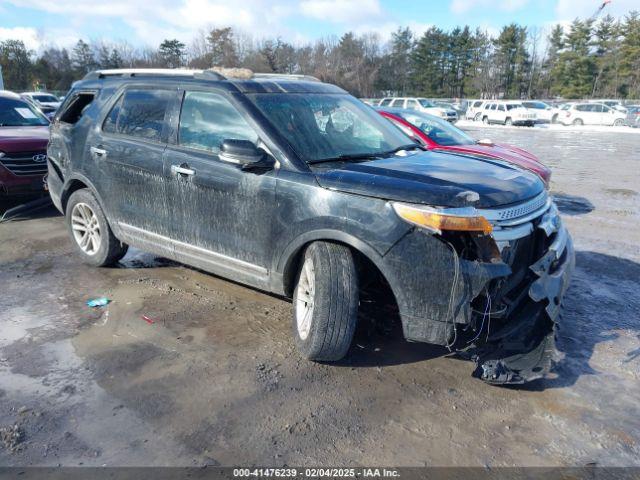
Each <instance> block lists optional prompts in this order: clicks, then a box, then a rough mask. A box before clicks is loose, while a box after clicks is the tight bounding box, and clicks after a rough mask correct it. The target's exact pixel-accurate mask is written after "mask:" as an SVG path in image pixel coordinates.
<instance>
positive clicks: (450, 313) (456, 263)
mask: <svg viewBox="0 0 640 480" xmlns="http://www.w3.org/2000/svg"><path fill="white" fill-rule="evenodd" d="M447 244H448V245H449V248H451V251H452V252H453V261H454V266H453V283H452V284H451V295H450V296H449V306H448V307H447V323H446V324H447V325H448V324H449V319H451V322H452V324H453V340H452V341H451V343H447V344H446V345H445V347H447V349H448V350H449V351H451V347H452V346H453V345H455V343H456V340H457V339H458V330H457V328H456V320H455V318H454V311H453V299H454V296H455V294H456V287H457V286H458V279H459V277H460V258H459V257H458V252H456V249H455V247H454V246H453V245H451V243H449V242H447Z"/></svg>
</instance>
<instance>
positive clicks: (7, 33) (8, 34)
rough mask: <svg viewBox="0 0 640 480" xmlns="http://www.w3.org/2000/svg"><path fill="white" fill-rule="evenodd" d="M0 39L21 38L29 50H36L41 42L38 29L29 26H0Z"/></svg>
mask: <svg viewBox="0 0 640 480" xmlns="http://www.w3.org/2000/svg"><path fill="white" fill-rule="evenodd" d="M2 40H22V41H23V42H24V44H25V46H26V47H27V48H28V49H29V50H37V49H38V48H39V47H40V44H41V39H40V35H39V34H38V31H37V30H36V29H35V28H31V27H13V28H2V27H0V41H2Z"/></svg>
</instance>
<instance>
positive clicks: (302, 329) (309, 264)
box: [296, 258, 316, 340]
mask: <svg viewBox="0 0 640 480" xmlns="http://www.w3.org/2000/svg"><path fill="white" fill-rule="evenodd" d="M296 289H297V290H296V326H297V328H298V335H300V338H301V339H302V340H306V338H307V337H308V336H309V332H310V331H311V320H312V318H313V305H314V299H315V293H316V275H315V269H314V266H313V260H312V259H311V258H307V259H306V260H305V261H304V264H303V265H302V271H301V272H300V280H299V281H298V286H297V287H296Z"/></svg>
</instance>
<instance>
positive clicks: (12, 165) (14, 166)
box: [0, 150, 47, 177]
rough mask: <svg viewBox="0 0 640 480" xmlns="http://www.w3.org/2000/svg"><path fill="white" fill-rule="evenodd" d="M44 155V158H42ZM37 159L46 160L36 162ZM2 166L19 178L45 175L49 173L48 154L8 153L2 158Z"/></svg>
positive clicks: (0, 159)
mask: <svg viewBox="0 0 640 480" xmlns="http://www.w3.org/2000/svg"><path fill="white" fill-rule="evenodd" d="M42 155H44V157H41V156H42ZM36 158H38V159H41V158H44V160H43V161H36ZM0 164H1V165H2V166H3V167H5V168H6V169H7V170H9V171H10V172H11V173H13V174H14V175H17V176H19V177H26V176H29V175H44V174H45V173H47V152H46V151H45V150H39V151H36V152H19V153H7V154H5V155H4V156H3V157H0Z"/></svg>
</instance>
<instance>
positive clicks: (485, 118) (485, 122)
mask: <svg viewBox="0 0 640 480" xmlns="http://www.w3.org/2000/svg"><path fill="white" fill-rule="evenodd" d="M482 123H484V124H485V125H489V117H484V118H483V119H482Z"/></svg>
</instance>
